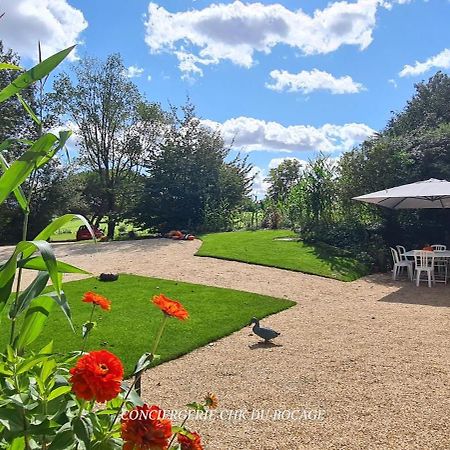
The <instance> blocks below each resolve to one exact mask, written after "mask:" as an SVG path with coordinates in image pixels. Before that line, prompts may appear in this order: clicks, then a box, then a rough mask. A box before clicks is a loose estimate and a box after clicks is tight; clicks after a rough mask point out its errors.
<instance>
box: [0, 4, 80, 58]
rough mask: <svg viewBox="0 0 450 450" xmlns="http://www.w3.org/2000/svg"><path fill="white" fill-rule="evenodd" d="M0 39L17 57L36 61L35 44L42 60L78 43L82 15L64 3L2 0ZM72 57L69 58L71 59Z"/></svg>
mask: <svg viewBox="0 0 450 450" xmlns="http://www.w3.org/2000/svg"><path fill="white" fill-rule="evenodd" d="M0 10H1V12H2V13H3V12H4V13H5V15H4V16H3V18H2V19H1V24H0V29H1V39H2V41H3V43H4V44H5V46H6V47H9V48H12V49H13V50H14V51H16V52H17V53H18V54H19V55H20V56H21V57H26V58H30V59H32V60H34V61H36V60H37V59H38V51H37V48H38V41H40V42H41V48H42V53H43V57H44V58H47V57H49V56H50V55H52V54H53V53H56V52H58V51H59V50H62V49H64V48H67V47H69V46H71V45H73V44H76V43H79V42H80V39H79V38H80V34H81V32H82V31H83V30H84V29H85V28H86V27H87V26H88V23H87V21H86V19H85V18H84V16H83V13H82V12H81V11H80V10H79V9H76V8H74V7H73V6H71V5H69V3H68V2H67V1H66V0H3V1H2V2H1V5H0ZM75 57H76V56H75V53H74V52H72V53H71V54H70V55H69V58H70V59H72V60H73V59H74V58H75Z"/></svg>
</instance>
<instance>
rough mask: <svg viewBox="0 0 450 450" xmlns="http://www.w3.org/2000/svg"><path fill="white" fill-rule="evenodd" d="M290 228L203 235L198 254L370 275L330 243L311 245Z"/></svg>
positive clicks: (349, 276)
mask: <svg viewBox="0 0 450 450" xmlns="http://www.w3.org/2000/svg"><path fill="white" fill-rule="evenodd" d="M283 237H291V238H295V237H296V234H295V233H294V232H293V231H289V230H258V231H235V232H229V233H211V234H206V235H203V236H201V239H202V241H203V244H202V246H201V248H200V250H199V251H198V252H197V256H210V257H213V258H221V259H229V260H233V261H242V262H246V263H252V264H260V265H262V266H270V267H278V268H281V269H289V270H295V271H298V272H305V273H311V274H314V275H320V276H323V277H328V278H335V279H337V280H341V281H353V280H356V279H357V278H359V277H361V276H363V275H365V274H367V269H366V267H365V266H364V265H363V264H361V263H360V262H358V261H357V260H355V259H353V258H350V257H349V256H347V255H345V254H344V253H345V252H343V251H342V250H340V249H336V248H334V247H330V246H328V245H308V244H305V243H303V242H301V241H296V240H291V241H289V240H278V238H283Z"/></svg>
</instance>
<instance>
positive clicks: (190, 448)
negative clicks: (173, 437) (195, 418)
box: [178, 431, 203, 450]
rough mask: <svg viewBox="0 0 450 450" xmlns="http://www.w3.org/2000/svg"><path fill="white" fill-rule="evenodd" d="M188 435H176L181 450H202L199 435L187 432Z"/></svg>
mask: <svg viewBox="0 0 450 450" xmlns="http://www.w3.org/2000/svg"><path fill="white" fill-rule="evenodd" d="M189 435H190V436H186V435H184V434H178V443H179V444H180V447H181V450H203V445H202V440H201V438H200V435H199V434H198V433H196V432H195V431H189Z"/></svg>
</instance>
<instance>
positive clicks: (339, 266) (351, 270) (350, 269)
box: [311, 244, 368, 281]
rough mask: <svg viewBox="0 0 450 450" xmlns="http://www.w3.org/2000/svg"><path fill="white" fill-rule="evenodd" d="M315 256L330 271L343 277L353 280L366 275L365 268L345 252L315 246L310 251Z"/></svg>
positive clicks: (330, 247) (325, 246) (328, 246)
mask: <svg viewBox="0 0 450 450" xmlns="http://www.w3.org/2000/svg"><path fill="white" fill-rule="evenodd" d="M311 253H313V254H314V255H315V256H317V257H318V258H320V259H321V260H323V261H325V262H326V263H328V264H329V265H330V267H331V270H332V271H333V272H335V273H338V274H341V275H342V276H343V277H346V276H350V277H352V278H353V279H352V280H350V281H353V280H356V279H358V278H359V277H362V276H364V275H367V274H368V270H367V268H366V267H365V266H364V265H363V264H362V263H360V262H359V261H357V260H355V259H354V258H352V257H351V256H350V255H349V254H348V253H347V252H346V251H345V250H341V249H338V248H336V247H332V246H330V245H326V244H315V245H314V247H313V249H312V250H311Z"/></svg>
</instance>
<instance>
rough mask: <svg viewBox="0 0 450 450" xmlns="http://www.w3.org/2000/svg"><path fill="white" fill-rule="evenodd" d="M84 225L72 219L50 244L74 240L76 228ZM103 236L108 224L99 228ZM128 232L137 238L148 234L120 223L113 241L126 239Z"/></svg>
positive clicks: (52, 238) (102, 223)
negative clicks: (131, 232)
mask: <svg viewBox="0 0 450 450" xmlns="http://www.w3.org/2000/svg"><path fill="white" fill-rule="evenodd" d="M81 225H84V223H83V222H82V221H81V220H79V219H74V220H72V221H70V222H69V223H67V224H66V225H64V227H63V228H61V229H60V230H58V231H56V233H55V234H54V235H53V236H52V237H51V241H52V242H61V241H74V240H76V235H77V230H78V228H79V227H80V226H81ZM99 228H100V229H101V230H102V231H103V232H104V233H105V234H106V230H107V229H108V224H107V223H106V222H101V223H100V227H99ZM129 231H134V232H135V233H136V235H137V236H143V235H146V234H148V233H149V231H148V230H138V229H137V228H134V227H133V225H131V224H128V223H125V222H120V223H119V224H118V225H117V226H116V230H115V233H114V239H120V238H122V237H127V236H128V232H129Z"/></svg>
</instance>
